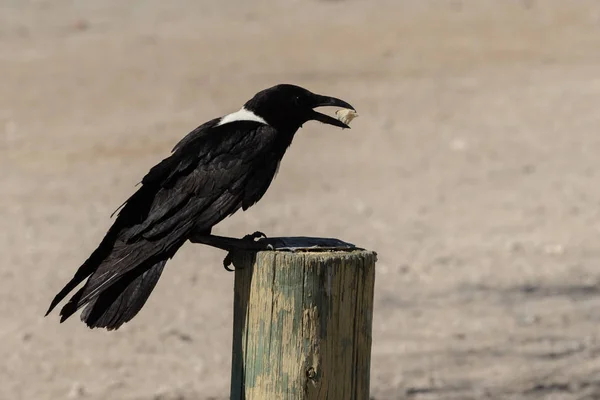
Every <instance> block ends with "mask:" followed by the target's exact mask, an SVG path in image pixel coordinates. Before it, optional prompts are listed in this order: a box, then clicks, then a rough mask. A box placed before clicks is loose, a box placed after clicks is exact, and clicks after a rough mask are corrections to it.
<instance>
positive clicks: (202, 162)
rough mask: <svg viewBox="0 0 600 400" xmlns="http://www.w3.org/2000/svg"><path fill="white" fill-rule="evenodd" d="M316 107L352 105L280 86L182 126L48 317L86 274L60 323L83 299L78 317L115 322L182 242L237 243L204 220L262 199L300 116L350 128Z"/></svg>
mask: <svg viewBox="0 0 600 400" xmlns="http://www.w3.org/2000/svg"><path fill="white" fill-rule="evenodd" d="M321 106H334V107H342V108H348V109H354V108H353V107H352V106H351V105H350V104H348V103H346V102H345V101H343V100H340V99H336V98H334V97H327V96H320V95H317V94H314V93H311V92H310V91H308V90H306V89H304V88H301V87H298V86H294V85H288V84H282V85H277V86H274V87H271V88H269V89H265V90H263V91H261V92H259V93H257V94H256V95H255V96H254V97H253V98H252V99H250V100H249V101H248V102H246V104H244V106H243V107H242V108H241V109H240V110H239V111H237V112H234V113H232V114H229V115H226V116H224V117H221V118H215V119H213V120H211V121H208V122H206V123H205V124H203V125H200V126H199V127H198V128H196V129H194V130H193V131H192V132H190V133H189V134H188V135H187V136H185V137H184V138H183V139H182V140H181V141H180V142H179V143H178V144H177V145H176V146H175V148H174V149H173V151H172V154H171V155H170V156H169V157H168V158H166V159H164V160H162V161H161V162H160V163H158V164H157V165H156V166H154V167H153V168H151V169H150V171H149V172H148V174H147V175H146V176H145V177H144V178H143V180H142V182H141V183H142V185H141V186H140V188H139V189H138V190H137V192H135V193H134V194H133V195H132V196H131V197H130V198H129V199H128V200H127V201H126V202H125V203H124V204H123V205H122V206H121V207H120V211H119V213H118V216H117V218H116V220H115V222H114V224H113V225H112V226H111V228H110V229H109V230H108V232H107V234H106V236H105V237H104V239H103V240H102V242H101V243H100V245H99V246H98V248H97V249H96V250H95V251H94V252H93V253H92V254H91V256H90V257H89V258H88V259H87V260H86V261H85V262H84V263H83V265H82V266H81V267H79V269H78V270H77V272H76V273H75V276H74V277H73V279H71V280H70V281H69V283H67V284H66V286H65V287H64V288H63V289H62V290H61V291H60V292H59V293H58V294H57V295H56V297H55V298H54V300H52V303H51V304H50V308H49V309H48V312H47V313H46V315H48V314H49V313H50V312H51V311H52V310H53V309H54V307H56V305H57V304H58V303H59V302H60V301H62V300H63V299H64V298H65V297H66V296H67V295H68V294H69V293H70V292H71V291H72V290H74V289H75V288H76V287H77V286H78V285H79V284H80V283H82V282H83V281H84V280H86V279H87V281H86V282H85V284H84V285H83V286H82V287H81V289H79V291H77V292H76V293H75V294H74V295H73V296H72V297H71V299H70V300H69V301H68V302H67V303H66V304H65V305H64V307H63V308H62V310H61V312H60V315H61V322H63V321H64V320H66V319H67V318H69V317H70V316H71V315H73V314H74V313H75V312H76V311H77V310H78V309H79V308H81V307H83V306H86V307H85V309H84V310H83V312H82V313H81V320H82V321H84V322H85V323H86V324H87V325H88V326H89V327H90V328H95V327H101V328H106V329H108V330H113V329H117V328H119V327H120V326H121V325H122V324H123V323H125V322H127V321H129V320H131V319H132V318H133V317H134V316H135V315H136V314H137V313H138V312H139V311H140V309H141V308H142V306H143V305H144V303H145V302H146V300H147V299H148V297H149V296H150V293H151V292H152V290H153V289H154V287H155V285H156V283H157V281H158V279H159V278H160V275H161V273H162V271H163V268H164V267H165V264H166V262H167V260H169V259H170V258H171V257H173V255H174V254H175V252H176V251H177V250H178V249H179V248H180V247H181V246H182V245H183V244H184V243H185V242H186V241H187V240H190V242H193V243H204V244H209V245H212V246H215V247H219V248H222V249H226V250H232V249H235V248H236V247H237V246H240V247H243V243H244V242H245V241H244V239H234V238H226V237H220V236H215V235H211V229H212V227H213V226H214V225H216V224H217V223H219V222H220V221H221V220H223V219H224V218H225V217H227V216H229V215H231V214H233V213H234V212H236V211H237V210H239V209H240V208H241V209H243V210H246V209H248V208H249V207H250V206H252V205H253V204H255V203H256V202H257V201H258V200H260V199H261V197H262V196H263V195H264V194H265V192H266V190H267V188H268V187H269V185H270V184H271V181H272V180H273V178H274V176H275V174H276V172H277V169H278V167H279V163H280V161H281V159H282V157H283V155H284V153H285V151H286V149H287V148H288V146H289V145H290V144H291V143H292V139H293V138H294V134H295V133H296V131H297V130H298V128H300V127H301V126H302V124H304V123H305V122H307V121H311V120H314V121H320V122H323V123H326V124H330V125H335V126H338V127H341V128H349V127H348V126H347V125H346V124H344V123H342V122H340V121H339V120H337V119H335V118H333V117H330V116H328V115H325V114H321V113H319V112H317V111H315V110H314V108H316V107H321ZM251 242H253V243H254V240H251Z"/></svg>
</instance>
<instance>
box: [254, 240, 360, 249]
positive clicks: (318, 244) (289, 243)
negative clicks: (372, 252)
mask: <svg viewBox="0 0 600 400" xmlns="http://www.w3.org/2000/svg"><path fill="white" fill-rule="evenodd" d="M260 242H261V243H264V244H267V245H271V246H272V247H273V249H272V250H276V251H291V252H302V251H354V250H364V249H361V248H359V247H356V246H355V245H353V244H352V243H348V242H344V241H343V240H340V239H334V238H317V237H307V236H289V237H269V238H264V239H260Z"/></svg>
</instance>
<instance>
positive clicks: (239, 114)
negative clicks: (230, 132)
mask: <svg viewBox="0 0 600 400" xmlns="http://www.w3.org/2000/svg"><path fill="white" fill-rule="evenodd" d="M235 121H254V122H259V123H261V124H265V125H269V124H267V121H265V120H264V119H263V118H262V117H259V116H258V115H256V114H254V113H253V112H252V111H249V110H246V109H245V108H244V107H242V108H241V109H240V110H239V111H236V112H234V113H231V114H228V115H226V116H224V117H223V118H221V120H220V121H219V123H218V124H217V126H221V125H225V124H228V123H230V122H235Z"/></svg>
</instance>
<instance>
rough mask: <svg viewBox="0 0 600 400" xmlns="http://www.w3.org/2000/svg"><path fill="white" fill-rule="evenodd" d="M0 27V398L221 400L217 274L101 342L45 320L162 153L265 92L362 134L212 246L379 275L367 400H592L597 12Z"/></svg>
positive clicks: (125, 7) (530, 6)
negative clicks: (298, 91) (240, 240)
mask: <svg viewBox="0 0 600 400" xmlns="http://www.w3.org/2000/svg"><path fill="white" fill-rule="evenodd" d="M0 4H1V6H0V7H1V8H0V93H1V95H0V170H1V171H2V173H1V175H0V182H1V190H2V192H1V193H2V195H1V197H0V221H1V224H2V229H1V230H0V245H1V247H0V359H1V360H2V362H1V363H0V398H1V399H13V400H16V399H36V400H47V399H79V398H81V399H133V400H145V399H186V400H187V399H207V398H210V397H211V396H212V397H215V398H226V397H227V395H228V390H229V365H230V345H231V324H232V322H231V317H232V315H231V302H232V279H233V275H232V274H229V273H226V272H225V271H224V270H223V269H222V268H221V260H222V258H223V253H222V252H220V251H217V250H214V249H209V248H204V247H200V246H193V245H186V246H185V247H184V248H183V249H182V250H181V251H180V252H179V253H178V254H177V256H176V257H175V258H174V259H173V260H172V261H171V262H170V263H169V264H168V268H167V269H166V270H165V273H164V274H163V277H162V279H161V280H160V283H159V284H158V286H157V288H156V290H155V292H154V293H153V295H152V296H151V298H150V300H149V302H148V303H147V304H146V306H145V307H144V309H143V311H142V312H141V313H140V314H139V315H138V316H137V317H136V318H135V319H134V321H133V322H131V323H129V324H127V325H126V326H125V327H124V328H123V329H122V330H119V331H117V332H112V333H107V332H106V331H101V330H94V331H90V330H88V329H87V328H86V327H85V326H84V325H83V324H81V323H80V322H79V321H78V319H76V318H75V319H73V320H70V321H68V322H67V323H65V324H62V325H59V324H58V317H57V315H56V313H55V314H52V315H51V316H50V317H48V318H42V315H43V313H44V312H45V311H46V308H47V306H48V303H49V301H50V300H51V298H52V297H53V296H54V294H55V293H56V291H57V290H58V289H60V288H61V287H62V285H63V284H64V283H65V282H66V280H68V279H69V278H70V277H71V275H72V274H73V272H74V271H75V269H76V268H77V267H78V266H79V264H80V263H81V262H82V261H83V260H84V259H85V258H86V257H87V256H88V255H89V253H90V252H91V251H92V250H93V249H94V248H95V246H96V245H97V244H98V242H99V240H100V239H101V237H102V235H103V234H104V232H105V231H106V229H107V228H108V227H109V225H110V223H111V220H110V219H109V215H110V213H111V212H112V211H113V210H114V209H115V208H116V207H117V206H118V205H119V204H120V203H121V202H122V201H123V200H124V199H125V198H127V196H128V195H129V194H130V193H131V192H132V191H133V190H134V189H135V188H134V185H135V184H136V183H137V182H138V181H139V180H140V178H141V177H142V176H143V174H145V173H146V171H147V170H148V169H149V168H150V167H151V166H152V165H153V164H154V163H155V162H157V161H158V160H160V159H161V158H163V157H165V156H167V155H168V152H169V151H170V149H171V148H172V146H173V145H174V144H175V143H176V141H177V140H178V139H179V138H181V137H182V136H183V135H184V134H186V133H187V132H188V131H189V130H191V129H192V128H194V127H195V126H197V125H198V124H200V123H202V122H204V121H206V120H208V119H210V118H213V117H216V116H219V115H222V114H225V113H228V112H231V111H234V110H236V109H238V108H239V106H240V105H241V104H242V103H243V102H244V101H245V100H247V99H248V98H249V97H250V96H252V95H253V94H254V93H255V92H257V91H258V90H260V89H262V88H264V87H267V86H270V85H273V84H276V83H280V82H290V83H296V84H301V85H304V86H306V87H307V88H309V89H311V90H314V91H316V92H321V93H324V94H330V95H335V96H339V97H342V98H344V99H346V100H348V101H350V102H351V103H352V104H353V105H355V106H356V107H357V109H358V111H359V113H360V115H361V116H360V118H358V119H357V120H355V121H353V129H352V130H349V131H342V130H338V129H333V128H331V127H326V126H322V125H318V124H316V123H312V124H307V125H306V126H305V128H304V129H303V130H302V131H300V133H299V134H298V136H297V138H296V140H295V142H294V144H293V146H292V147H291V149H290V151H289V152H288V154H287V155H286V157H285V159H284V161H283V163H282V166H281V169H280V172H279V175H278V177H277V179H276V181H275V183H274V184H273V186H272V187H271V189H270V190H269V192H268V193H267V195H266V196H265V198H264V199H263V200H262V201H261V202H260V203H259V204H258V205H257V206H255V207H254V208H252V209H251V210H250V211H249V212H246V213H240V214H238V215H235V216H234V217H233V218H231V219H228V220H227V221H226V222H224V223H223V224H222V225H220V226H219V227H218V228H217V230H216V232H217V233H220V234H227V235H233V236H241V235H243V234H245V233H249V232H253V231H255V230H257V229H259V230H262V231H264V232H266V233H268V234H269V235H272V236H275V235H323V236H335V237H339V238H341V239H344V240H348V241H351V242H355V243H357V244H360V245H362V246H365V247H368V248H370V249H374V250H376V251H378V253H379V263H378V266H377V268H378V269H377V283H376V305H375V321H374V332H373V334H374V342H373V359H372V392H373V396H374V397H376V398H377V399H378V400H379V399H398V398H417V399H440V400H441V399H483V398H491V399H593V398H600V397H599V396H600V359H599V357H600V342H599V337H598V335H599V333H600V331H599V328H598V324H599V322H600V309H599V307H600V289H599V288H600V286H599V282H600V269H599V268H598V266H599V264H600V246H599V244H600V214H599V209H600V155H599V152H600V3H599V2H597V1H593V0H589V1H584V0H578V1H575V0H573V1H562V0H545V1H541V0H540V1H534V0H530V1H510V0H506V1H500V0H497V1H492V0H487V1H486V0H482V1H474V0H473V1H459V0H455V1H418V0H414V1H402V0H389V1H385V0H373V1H359V0H355V1H351V0H349V1H316V0H302V1H300V0H298V1H252V2H250V1H241V0H238V1H222V2H219V1H191V0H188V1H183V0H180V1H169V2H167V1H159V0H150V1H128V2H125V1H117V0H108V1H91V0H85V1H62V0H53V1H49V0H48V1H25V0H22V1H17V0H12V1H11V0H4V1H2V2H1V3H0Z"/></svg>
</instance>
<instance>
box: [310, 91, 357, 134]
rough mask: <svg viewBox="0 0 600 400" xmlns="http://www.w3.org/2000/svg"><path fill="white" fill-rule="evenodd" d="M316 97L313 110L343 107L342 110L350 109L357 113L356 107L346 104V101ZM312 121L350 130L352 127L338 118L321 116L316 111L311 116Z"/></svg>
mask: <svg viewBox="0 0 600 400" xmlns="http://www.w3.org/2000/svg"><path fill="white" fill-rule="evenodd" d="M315 97H316V98H315V105H314V106H313V108H315V107H341V108H349V109H351V110H354V111H356V110H355V108H354V107H352V106H351V105H350V104H348V103H346V102H345V101H344V100H340V99H336V98H335V97H327V96H319V95H316V96H315ZM310 119H311V120H315V121H319V122H322V123H324V124H329V125H334V126H339V127H340V128H346V129H350V127H349V126H348V125H346V124H345V123H343V122H342V121H340V120H338V119H337V118H333V117H330V116H329V115H326V114H321V113H320V112H317V111H315V110H312V112H311V114H310Z"/></svg>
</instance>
